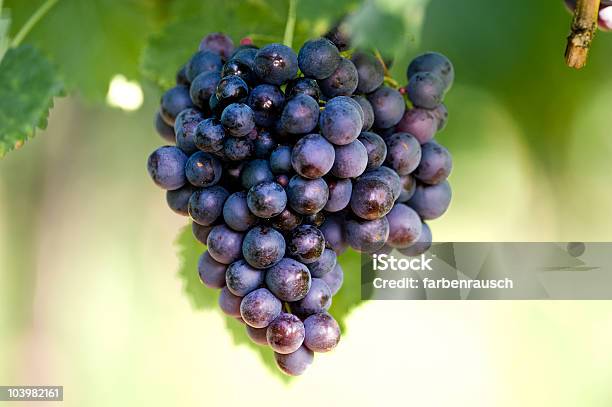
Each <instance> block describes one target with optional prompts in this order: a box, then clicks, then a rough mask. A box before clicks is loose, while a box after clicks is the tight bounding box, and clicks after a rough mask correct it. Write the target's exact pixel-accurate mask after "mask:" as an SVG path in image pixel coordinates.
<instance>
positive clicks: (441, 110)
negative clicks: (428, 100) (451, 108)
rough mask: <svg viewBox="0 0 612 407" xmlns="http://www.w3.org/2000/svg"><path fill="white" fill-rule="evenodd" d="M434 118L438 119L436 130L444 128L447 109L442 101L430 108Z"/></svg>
mask: <svg viewBox="0 0 612 407" xmlns="http://www.w3.org/2000/svg"><path fill="white" fill-rule="evenodd" d="M432 112H433V114H434V116H435V117H436V119H438V131H442V130H444V128H445V127H446V123H447V122H448V109H447V108H446V105H445V104H444V103H440V104H439V105H438V106H437V107H436V108H435V109H434V110H432Z"/></svg>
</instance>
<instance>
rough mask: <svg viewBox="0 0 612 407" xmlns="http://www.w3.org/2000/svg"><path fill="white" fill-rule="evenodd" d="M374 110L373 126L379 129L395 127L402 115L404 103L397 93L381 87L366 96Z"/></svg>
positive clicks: (391, 89) (400, 95)
mask: <svg viewBox="0 0 612 407" xmlns="http://www.w3.org/2000/svg"><path fill="white" fill-rule="evenodd" d="M368 101H369V102H370V103H371V104H372V109H373V110H374V125H375V126H376V127H378V128H381V129H388V128H389V127H393V126H395V125H396V124H397V123H398V122H399V121H400V120H401V118H402V116H403V115H404V111H405V110H406V102H404V97H403V96H402V94H401V93H399V91H397V90H395V89H393V88H390V87H388V86H381V87H380V88H378V89H377V90H375V91H374V92H372V93H370V94H369V95H368Z"/></svg>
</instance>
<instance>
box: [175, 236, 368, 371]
mask: <svg viewBox="0 0 612 407" xmlns="http://www.w3.org/2000/svg"><path fill="white" fill-rule="evenodd" d="M176 246H177V249H178V257H179V263H180V266H179V272H178V274H179V278H180V279H181V280H183V287H184V291H185V294H186V295H187V297H188V298H189V300H190V302H191V304H192V305H193V307H194V308H195V309H197V310H206V311H215V312H221V310H220V309H219V307H218V306H217V298H218V296H219V293H218V291H217V290H211V289H209V288H206V287H205V286H204V285H203V284H202V283H201V282H200V279H199V277H198V258H199V257H200V255H201V254H202V253H203V252H204V250H205V249H206V248H205V246H203V245H202V244H201V243H199V242H198V241H197V240H196V239H195V238H194V237H193V235H192V233H191V226H186V227H185V228H183V229H182V230H181V231H180V233H179V236H178V238H177V239H176ZM340 264H341V265H342V267H343V269H344V284H343V286H342V288H341V289H340V291H339V292H338V293H337V294H336V295H335V296H334V298H333V300H332V306H331V308H330V313H331V314H332V315H333V316H334V318H335V319H336V320H337V321H338V324H340V327H341V329H342V332H343V334H345V333H346V323H345V322H346V318H347V316H348V315H349V313H350V312H351V311H352V310H353V309H354V308H355V307H356V306H357V305H358V304H359V303H360V302H361V299H360V298H361V282H360V281H361V278H360V273H359V270H360V258H359V255H358V254H357V253H354V252H350V253H347V254H345V255H343V256H341V258H340ZM226 328H227V330H228V332H229V334H230V336H231V337H232V340H233V342H234V344H236V345H243V346H247V347H249V348H250V349H252V350H253V351H254V352H256V353H257V354H258V355H259V357H260V358H261V360H262V362H263V363H264V365H265V366H266V367H267V368H268V369H269V370H270V372H271V373H273V374H274V375H276V376H277V377H278V378H280V379H281V380H283V381H285V382H288V381H289V380H290V379H291V378H290V377H289V376H286V375H284V374H283V373H282V372H281V371H280V370H279V369H278V368H277V367H276V363H275V361H274V355H273V353H272V350H270V349H269V348H267V347H265V346H260V345H256V344H255V343H253V342H252V341H251V339H250V338H249V337H248V336H247V333H246V329H245V327H244V325H243V324H241V323H240V322H238V321H237V320H235V319H233V318H230V317H226ZM340 343H341V344H342V342H340ZM340 346H342V345H340ZM322 358H324V356H323V357H322Z"/></svg>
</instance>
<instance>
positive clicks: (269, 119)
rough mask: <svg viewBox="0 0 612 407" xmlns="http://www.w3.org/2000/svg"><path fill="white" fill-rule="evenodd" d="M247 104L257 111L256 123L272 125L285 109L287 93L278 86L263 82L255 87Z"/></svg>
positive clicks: (266, 125)
mask: <svg viewBox="0 0 612 407" xmlns="http://www.w3.org/2000/svg"><path fill="white" fill-rule="evenodd" d="M247 104H248V105H249V106H250V107H251V109H253V112H255V123H256V124H257V125H258V126H265V127H270V126H272V125H273V124H274V122H275V121H276V120H278V117H279V116H280V114H281V113H282V111H283V107H284V106H285V95H284V94H283V91H282V90H281V89H280V88H279V87H278V86H274V85H269V84H262V85H259V86H256V87H255V88H253V90H252V91H251V93H250V94H249V97H248V99H247Z"/></svg>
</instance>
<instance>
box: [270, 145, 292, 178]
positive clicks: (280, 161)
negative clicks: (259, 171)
mask: <svg viewBox="0 0 612 407" xmlns="http://www.w3.org/2000/svg"><path fill="white" fill-rule="evenodd" d="M291 155H292V151H291V147H289V146H278V147H276V148H275V149H274V151H272V154H270V167H271V168H272V172H273V173H274V174H283V173H289V172H290V171H291Z"/></svg>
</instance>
